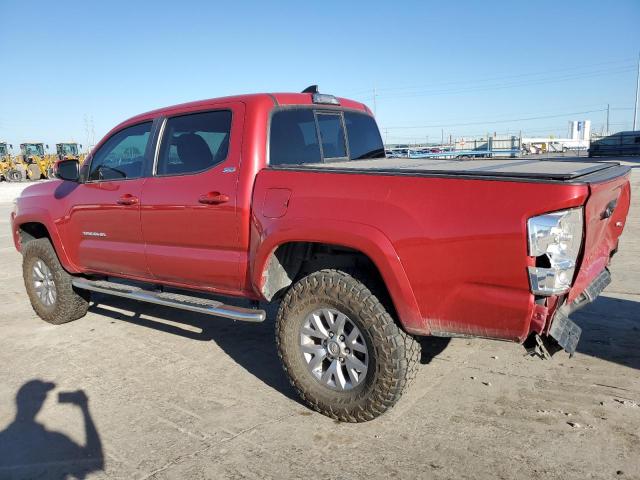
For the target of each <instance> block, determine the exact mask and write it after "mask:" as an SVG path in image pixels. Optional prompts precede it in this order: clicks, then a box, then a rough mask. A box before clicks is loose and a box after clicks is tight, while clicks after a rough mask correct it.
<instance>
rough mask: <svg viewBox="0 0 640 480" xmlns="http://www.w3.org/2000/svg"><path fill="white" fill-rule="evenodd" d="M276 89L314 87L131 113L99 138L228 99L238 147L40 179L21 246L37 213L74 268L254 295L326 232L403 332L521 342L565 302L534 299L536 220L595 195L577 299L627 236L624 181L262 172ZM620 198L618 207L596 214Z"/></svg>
mask: <svg viewBox="0 0 640 480" xmlns="http://www.w3.org/2000/svg"><path fill="white" fill-rule="evenodd" d="M274 100H275V102H277V104H278V105H289V104H302V105H309V104H311V95H309V94H289V93H282V94H274V95H273V96H270V95H266V94H258V95H245V96H238V97H228V98H222V99H213V100H205V101H200V102H193V103H188V104H184V105H178V106H173V107H169V108H165V109H161V110H156V111H154V112H149V113H145V114H142V115H138V116H137V117H134V118H132V119H129V120H127V121H126V122H123V123H122V124H120V125H119V126H117V127H116V128H115V129H114V130H112V132H110V133H109V134H108V135H107V136H106V137H105V139H103V140H102V142H101V143H100V144H99V145H98V146H97V148H99V147H100V146H101V145H102V143H103V142H104V141H105V140H106V139H107V138H108V137H109V136H110V135H111V134H113V133H115V132H117V131H119V130H120V129H122V128H124V127H126V126H130V125H133V124H136V123H139V122H141V121H148V120H154V119H156V118H159V117H162V116H172V115H178V114H184V113H189V112H196V111H205V110H212V109H227V110H229V109H230V110H232V113H233V123H232V131H231V140H230V146H229V153H228V156H227V159H226V160H225V161H224V162H223V163H221V164H219V165H217V166H215V167H214V168H212V169H210V170H207V171H205V172H202V173H197V174H192V175H184V176H171V177H169V176H167V177H148V178H142V179H137V180H126V181H109V182H103V183H85V184H72V183H70V182H62V181H51V182H44V183H40V184H37V185H33V186H31V187H29V188H27V189H26V190H25V191H24V193H23V195H22V196H21V197H20V199H19V200H18V204H17V207H16V212H15V215H13V214H12V226H13V233H14V241H15V243H16V247H17V248H18V249H19V248H20V245H19V238H18V237H17V235H16V231H17V229H18V228H19V226H20V225H21V224H22V223H25V222H40V223H42V224H43V225H44V226H45V227H46V228H47V230H48V231H49V234H50V236H51V239H52V241H53V244H54V247H55V248H56V251H57V252H58V255H59V257H60V261H61V262H62V264H63V265H64V267H65V268H66V269H67V270H69V271H70V272H73V273H89V274H90V273H106V274H111V275H118V276H122V277H126V278H130V279H136V280H144V281H150V282H154V283H163V284H167V285H173V286H178V287H184V288H192V289H199V290H206V291H213V292H218V293H224V294H228V295H236V296H245V297H249V298H253V299H259V298H261V296H262V295H261V288H262V286H263V272H264V269H265V265H266V264H267V261H268V259H269V256H270V255H271V254H272V253H273V252H274V250H275V249H276V248H277V247H278V246H279V245H282V244H283V243H286V242H292V241H309V242H325V243H331V244H335V245H341V246H345V247H350V248H353V249H356V250H359V251H360V252H362V253H364V254H365V255H367V256H368V257H369V258H370V259H371V260H372V261H373V262H374V264H375V265H376V266H377V268H378V270H379V271H380V274H381V276H382V278H383V279H384V281H385V283H386V285H387V288H388V289H389V292H390V294H391V297H392V300H393V302H394V305H395V307H396V310H397V312H398V316H399V319H400V321H401V322H402V323H403V325H404V326H405V328H406V329H407V330H408V331H410V332H413V333H418V334H429V333H440V334H452V333H453V334H466V335H479V336H485V337H494V338H502V339H510V340H516V341H522V340H524V339H525V338H526V337H527V335H528V334H529V332H531V331H536V332H541V331H543V330H544V328H545V325H547V324H548V318H549V315H551V314H552V313H553V311H554V310H555V307H556V305H557V303H558V302H557V297H551V298H550V299H549V300H548V301H547V304H546V306H536V304H535V303H534V297H533V295H532V294H531V293H530V290H529V282H528V276H527V267H528V266H531V265H533V259H532V258H531V257H528V256H527V240H526V221H527V219H528V218H530V217H532V216H535V215H539V214H542V213H546V212H549V211H554V210H560V209H565V208H571V207H578V206H582V205H586V206H585V222H586V226H585V229H586V236H585V241H584V248H583V250H584V251H583V255H582V265H581V266H580V268H579V273H578V275H577V277H576V282H575V286H574V287H573V289H572V290H571V292H570V295H569V299H573V298H575V297H576V296H577V295H578V294H579V293H580V292H581V291H582V290H583V289H584V288H585V287H586V285H588V284H589V282H590V281H591V280H592V279H593V277H594V276H595V275H597V273H599V271H601V269H602V268H604V266H605V265H606V264H607V262H608V259H609V255H610V252H611V250H612V249H614V248H615V245H616V244H617V240H618V237H619V236H620V234H621V232H622V228H621V227H618V226H616V223H617V222H623V223H624V221H625V218H626V215H627V212H628V208H629V182H628V178H626V177H622V178H618V179H615V180H613V181H610V182H608V183H604V184H596V185H591V186H587V185H568V184H554V183H533V182H531V183H527V182H513V181H490V180H472V179H461V178H438V177H411V176H386V175H364V174H347V173H329V172H325V173H316V172H310V171H283V170H272V169H269V168H266V148H267V125H268V118H269V115H270V113H271V110H272V109H273V108H274ZM340 102H341V105H342V107H348V108H354V109H359V110H362V111H365V112H369V110H368V109H367V108H366V107H365V106H364V105H362V104H360V103H357V102H353V101H350V100H346V99H340ZM326 108H341V107H333V106H323V109H326ZM615 198H617V199H618V203H617V207H616V209H615V211H614V214H613V215H612V217H611V218H610V219H607V220H606V221H605V220H601V219H600V214H601V212H602V210H604V208H605V207H606V205H607V204H608V203H609V202H610V201H611V200H613V199H615ZM83 232H89V234H88V235H86V234H83ZM91 232H94V233H97V234H98V235H93V234H92V233H91ZM100 232H104V233H105V234H106V236H105V237H101V236H99V233H100Z"/></svg>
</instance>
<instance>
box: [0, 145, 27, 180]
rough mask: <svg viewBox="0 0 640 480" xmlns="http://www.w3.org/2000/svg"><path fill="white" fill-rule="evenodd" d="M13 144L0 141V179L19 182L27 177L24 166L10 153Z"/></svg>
mask: <svg viewBox="0 0 640 480" xmlns="http://www.w3.org/2000/svg"><path fill="white" fill-rule="evenodd" d="M11 148H13V145H9V144H7V143H6V142H2V143H0V180H5V181H7V182H21V181H23V180H26V179H27V171H26V168H25V167H24V166H23V165H22V163H20V162H19V161H16V158H15V157H13V156H12V155H11V151H10V149H11Z"/></svg>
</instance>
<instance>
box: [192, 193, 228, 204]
mask: <svg viewBox="0 0 640 480" xmlns="http://www.w3.org/2000/svg"><path fill="white" fill-rule="evenodd" d="M228 201H229V196H228V195H225V194H224V193H220V192H209V193H207V194H205V195H200V197H198V202H200V203H204V204H206V205H219V204H221V203H226V202H228Z"/></svg>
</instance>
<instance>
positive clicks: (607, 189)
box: [567, 173, 631, 303]
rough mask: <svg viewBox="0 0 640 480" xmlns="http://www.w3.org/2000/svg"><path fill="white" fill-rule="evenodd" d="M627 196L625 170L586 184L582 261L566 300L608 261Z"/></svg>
mask: <svg viewBox="0 0 640 480" xmlns="http://www.w3.org/2000/svg"><path fill="white" fill-rule="evenodd" d="M630 200H631V187H630V185H629V174H628V173H627V174H626V175H623V176H620V177H617V178H615V179H613V180H610V181H607V182H603V183H593V184H590V185H589V197H588V198H587V203H586V205H585V209H584V221H585V227H584V228H585V236H584V247H583V253H582V262H581V265H580V270H579V272H578V276H577V277H576V281H575V283H574V285H573V287H572V288H571V290H570V291H569V297H568V299H567V301H568V303H571V302H573V300H575V299H576V298H577V297H578V295H580V293H581V292H582V291H583V290H584V289H585V288H586V287H587V286H588V285H589V284H590V283H591V282H592V281H593V280H594V279H595V278H596V277H597V276H598V275H599V274H600V273H601V272H602V270H603V269H604V268H605V267H606V266H607V265H608V263H609V259H610V256H611V252H612V251H613V250H615V249H616V247H617V245H618V238H619V237H620V235H621V234H622V230H623V228H624V225H625V222H626V219H627V213H628V212H629V203H630Z"/></svg>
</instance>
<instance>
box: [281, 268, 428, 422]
mask: <svg viewBox="0 0 640 480" xmlns="http://www.w3.org/2000/svg"><path fill="white" fill-rule="evenodd" d="M276 340H277V343H278V353H279V355H280V359H281V361H282V364H283V367H284V369H285V372H286V373H287V375H288V376H289V380H290V382H291V384H292V385H293V387H294V388H295V389H296V390H297V391H298V393H299V395H300V396H301V397H302V399H303V400H304V401H305V402H306V403H307V404H309V405H310V406H311V407H312V408H314V409H315V410H317V411H318V412H320V413H322V414H324V415H327V416H329V417H331V418H335V419H337V420H340V421H343V422H363V421H367V420H372V419H374V418H376V417H378V416H379V415H381V414H383V413H384V412H385V411H387V410H388V409H389V408H391V407H392V406H393V405H394V404H395V403H396V402H397V401H398V400H399V399H400V396H401V395H402V391H403V390H404V388H405V386H406V385H407V384H408V383H409V382H410V381H411V380H412V379H413V377H414V376H415V373H416V371H417V363H418V359H419V357H420V347H419V344H418V342H416V340H415V339H414V338H413V337H412V336H411V335H408V334H406V333H405V332H404V331H402V330H401V329H400V328H399V327H398V326H397V325H396V323H395V322H394V321H393V319H392V318H391V316H390V315H389V313H388V312H387V310H386V309H385V307H384V306H383V304H382V303H381V302H380V300H378V298H377V297H376V296H375V295H374V294H372V293H371V291H370V290H369V289H368V288H367V287H366V286H365V285H364V284H363V283H361V282H359V281H358V280H356V279H355V278H354V277H352V276H351V275H349V274H347V273H345V272H342V271H338V270H321V271H319V272H315V273H312V274H311V275H309V276H307V277H305V278H303V279H301V280H300V281H299V282H297V283H296V284H295V285H294V286H293V287H292V288H291V289H290V290H289V291H288V292H287V294H286V295H285V297H284V298H283V300H282V303H281V305H280V309H279V311H278V316H277V320H276Z"/></svg>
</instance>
